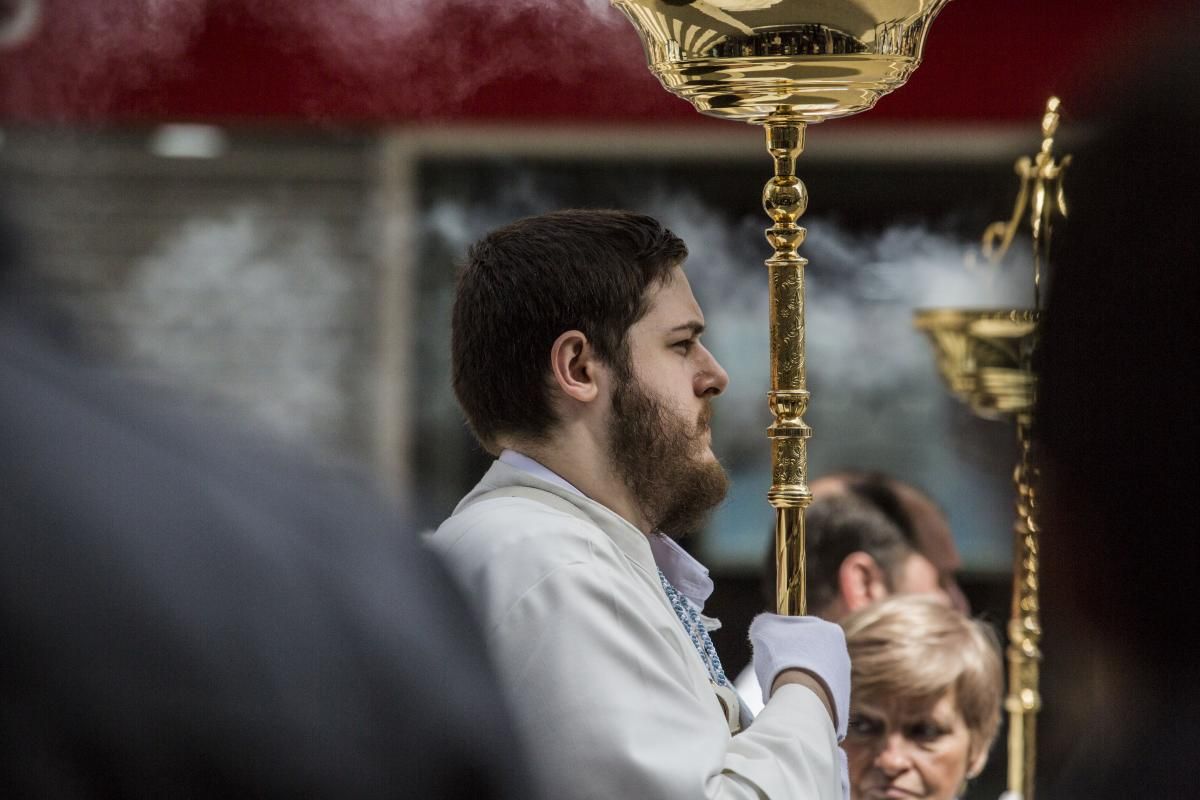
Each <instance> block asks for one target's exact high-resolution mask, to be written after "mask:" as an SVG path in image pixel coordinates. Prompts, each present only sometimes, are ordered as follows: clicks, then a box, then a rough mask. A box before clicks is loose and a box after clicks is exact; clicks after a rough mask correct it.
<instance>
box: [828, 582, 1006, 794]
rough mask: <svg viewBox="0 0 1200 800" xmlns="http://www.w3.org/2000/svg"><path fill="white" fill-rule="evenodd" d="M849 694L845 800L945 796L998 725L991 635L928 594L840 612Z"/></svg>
mask: <svg viewBox="0 0 1200 800" xmlns="http://www.w3.org/2000/svg"><path fill="white" fill-rule="evenodd" d="M842 626H843V627H844V628H845V630H846V644H847V645H848V647H849V649H850V663H851V693H850V719H849V732H848V734H847V736H846V740H845V742H843V744H842V746H843V747H844V748H845V750H846V756H847V760H848V761H849V765H850V787H851V789H850V796H851V798H852V800H883V799H884V798H888V800H896V798H901V799H902V800H918V798H920V799H922V800H952V799H953V798H955V797H958V796H959V795H960V794H961V793H962V792H963V791H964V790H965V788H966V782H967V780H968V779H970V778H974V777H975V776H976V775H978V774H979V772H980V771H981V770H982V769H983V766H984V764H985V763H986V762H987V757H988V750H989V749H990V748H991V745H992V741H993V740H994V739H995V738H996V730H997V728H998V727H999V724H1000V698H1001V693H1002V691H1003V689H1002V683H1003V670H1002V668H1001V665H1000V648H999V645H998V643H997V641H996V636H995V634H994V633H993V632H992V630H991V629H990V628H988V627H987V626H986V625H984V624H983V623H981V622H978V621H976V620H972V619H969V618H968V617H965V616H963V615H962V614H961V613H959V612H958V611H955V610H953V609H951V608H948V607H947V606H946V605H944V604H943V603H940V602H938V600H936V599H931V598H929V597H920V596H914V595H908V596H896V597H892V598H889V599H887V600H884V601H882V602H880V603H877V604H875V605H873V606H870V607H868V608H866V609H864V610H862V611H859V612H858V613H856V614H853V615H851V616H850V617H847V618H846V619H845V620H844V621H843V622H842Z"/></svg>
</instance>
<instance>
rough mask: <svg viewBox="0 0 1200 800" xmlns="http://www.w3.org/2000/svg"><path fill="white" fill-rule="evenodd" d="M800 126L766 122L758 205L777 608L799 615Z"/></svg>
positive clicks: (804, 450)
mask: <svg viewBox="0 0 1200 800" xmlns="http://www.w3.org/2000/svg"><path fill="white" fill-rule="evenodd" d="M804 130H805V126H804V123H803V122H802V121H800V120H797V119H795V118H794V117H788V116H778V117H772V118H770V119H768V120H767V122H766V134H767V151H768V152H769V153H770V154H771V157H772V158H773V159H774V160H775V177H773V178H771V180H769V181H767V185H766V187H765V188H764V189H763V208H764V209H765V210H766V212H767V215H768V216H770V217H771V220H772V221H773V222H774V223H775V224H774V225H772V226H771V227H770V228H768V229H767V241H768V242H770V244H771V247H772V248H773V249H774V250H775V253H774V254H773V255H772V256H771V257H770V258H768V259H767V261H766V265H767V272H768V276H769V280H770V308H771V319H770V325H771V391H770V392H768V393H767V397H768V402H769V404H770V408H771V414H772V415H773V416H774V418H775V419H774V421H773V422H772V423H771V426H770V427H769V428H768V429H767V435H768V436H769V437H770V438H771V476H772V478H771V489H770V491H768V492H767V499H768V500H769V501H770V503H771V505H772V506H774V507H775V568H776V572H775V574H776V584H775V590H776V594H775V597H776V599H775V605H776V611H777V612H778V613H780V614H804V613H805V612H806V611H807V606H808V602H807V598H806V597H805V588H804V587H805V574H804V573H805V564H804V509H805V508H807V507H808V504H809V503H811V502H812V493H811V492H810V491H809V489H808V438H809V436H811V435H812V429H811V428H809V427H808V425H807V424H806V423H805V422H804V412H805V411H806V410H807V409H808V388H807V383H806V376H805V370H804V366H805V364H804V267H805V265H807V264H808V259H806V258H804V257H803V256H801V255H800V254H799V253H798V252H797V248H799V247H800V244H801V243H802V242H803V241H804V236H805V234H806V233H807V231H806V230H805V229H804V228H802V227H800V226H799V225H797V224H796V220H798V219H799V218H800V217H801V216H802V215H803V214H804V211H805V209H807V208H808V190H807V189H805V187H804V184H803V183H802V182H801V181H800V179H799V178H797V177H796V158H797V157H798V156H799V155H800V152H801V151H802V150H803V149H804Z"/></svg>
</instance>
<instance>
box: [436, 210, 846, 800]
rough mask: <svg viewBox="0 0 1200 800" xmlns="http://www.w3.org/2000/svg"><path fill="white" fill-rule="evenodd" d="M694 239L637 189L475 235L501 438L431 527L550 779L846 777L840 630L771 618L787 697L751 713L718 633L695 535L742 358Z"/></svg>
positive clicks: (480, 310) (684, 792)
mask: <svg viewBox="0 0 1200 800" xmlns="http://www.w3.org/2000/svg"><path fill="white" fill-rule="evenodd" d="M686 255H687V250H686V248H685V246H684V244H683V242H682V241H680V240H679V239H678V238H676V237H675V236H674V235H673V234H671V233H670V232H669V231H667V230H666V229H664V228H663V227H662V226H661V225H660V224H659V223H658V222H657V221H655V220H653V219H651V218H649V217H645V216H641V215H637V214H630V213H624V212H616V211H565V212H558V213H554V214H546V215H543V216H540V217H533V218H529V219H525V220H521V221H519V222H516V223H513V224H512V225H509V226H507V227H505V228H501V229H499V230H497V231H493V232H492V233H491V234H489V235H488V236H487V237H485V238H484V239H483V240H482V241H481V242H479V243H478V244H476V245H475V246H474V247H473V248H472V250H471V253H470V255H469V256H468V261H467V264H466V266H465V268H464V270H463V272H462V274H461V276H460V279H459V284H458V290H457V296H456V298H455V305H454V313H453V342H452V350H453V359H454V363H453V379H454V389H455V393H456V395H457V397H458V399H459V402H460V403H461V405H462V407H463V410H464V411H465V412H466V415H467V419H468V421H469V422H470V424H471V427H472V429H473V430H474V432H475V434H476V436H477V437H478V439H479V441H480V442H481V444H482V445H483V446H484V447H485V448H486V449H487V450H488V451H489V452H491V453H492V454H493V455H496V456H498V459H497V461H496V462H495V463H494V464H493V465H492V467H491V469H490V470H489V471H488V473H487V474H486V475H485V476H484V478H483V480H482V481H480V483H479V485H478V486H477V487H476V488H475V489H474V490H472V491H471V492H470V493H469V494H468V495H467V496H466V498H464V499H463V501H462V502H461V503H460V504H459V506H458V508H457V509H455V512H454V514H453V516H451V517H450V518H449V519H448V520H447V521H446V522H445V523H443V525H442V526H441V528H439V529H438V531H437V533H436V534H435V535H434V537H433V539H432V542H433V544H434V546H435V547H436V548H437V549H438V550H439V551H441V552H442V553H444V554H445V555H446V556H447V558H448V560H449V562H450V563H451V565H452V567H453V568H454V569H455V570H456V571H457V573H458V576H459V578H460V579H461V581H462V583H463V585H464V586H465V587H468V588H469V590H470V591H471V592H473V593H474V596H475V599H476V601H477V605H478V607H479V610H480V613H481V615H482V617H483V621H484V625H485V628H486V630H487V631H488V634H489V641H490V643H491V644H492V646H493V648H494V652H495V654H496V657H497V660H498V663H499V667H500V671H501V675H502V680H503V682H504V684H505V688H506V689H507V691H508V695H509V698H510V699H511V701H512V704H513V708H514V709H515V711H516V714H517V717H518V722H519V724H520V726H521V729H522V732H523V734H524V736H525V739H526V742H527V743H528V745H529V747H530V751H531V754H532V756H533V761H534V763H535V765H536V769H537V771H538V774H539V777H540V778H541V780H542V785H543V787H544V788H545V790H546V793H547V795H548V796H551V797H556V798H574V797H580V798H597V800H599V799H600V798H603V799H604V800H611V798H618V797H630V798H633V797H636V798H639V800H660V799H662V800H665V799H666V798H685V797H686V798H704V797H708V798H718V797H719V798H747V800H749V798H754V799H755V800H762V798H772V799H777V800H782V799H783V798H787V799H788V800H806V799H807V798H835V797H841V791H840V787H839V780H838V778H839V762H840V760H841V757H840V750H839V749H838V747H837V740H836V738H835V731H838V732H840V733H842V734H843V735H844V725H845V717H846V709H847V705H846V704H847V702H848V689H849V687H848V683H847V682H848V668H849V663H848V659H847V657H846V649H845V640H844V637H843V635H842V633H841V630H840V629H839V628H838V627H837V626H835V625H832V624H830V623H826V622H822V621H820V620H816V619H814V618H811V617H791V618H787V617H777V616H775V615H762V616H761V617H760V618H759V619H757V620H756V621H755V623H754V625H753V626H751V638H752V640H753V642H754V644H755V663H756V665H757V667H758V669H759V673H760V675H762V676H764V685H765V686H766V687H767V689H768V693H769V694H770V700H769V702H767V704H766V708H765V709H764V711H763V713H762V714H761V715H760V716H759V717H758V718H757V719H755V720H754V721H753V722H751V721H750V718H749V715H748V714H744V713H742V709H741V707H740V704H739V703H738V700H737V695H736V693H735V692H734V691H733V689H732V687H731V686H730V682H729V681H728V680H727V679H726V677H725V675H724V673H723V671H722V669H721V664H720V660H719V659H718V657H717V654H716V651H715V649H714V648H713V646H712V642H711V640H710V639H709V637H708V627H707V626H708V625H711V624H712V622H713V621H712V620H709V619H707V618H706V617H704V616H703V606H704V602H705V600H706V599H707V597H708V595H709V593H710V592H711V591H712V581H711V580H710V579H709V577H708V571H707V570H706V569H704V567H703V566H701V565H700V564H699V563H698V562H696V561H695V560H694V559H692V558H691V556H690V555H688V554H687V553H686V552H685V551H684V550H683V549H682V548H681V547H680V546H679V545H678V544H677V543H676V542H675V541H674V540H673V538H672V537H678V536H682V535H684V534H687V533H690V532H692V531H694V530H696V529H697V528H698V527H699V526H700V525H701V523H702V520H703V518H704V516H705V514H706V513H707V512H708V511H709V509H711V508H712V507H713V506H714V505H715V504H716V503H717V502H719V501H720V500H721V499H722V497H723V496H724V493H725V487H726V481H727V479H726V476H725V473H724V471H723V469H722V468H721V466H720V464H719V463H718V462H717V460H716V458H715V457H714V455H713V453H712V449H711V446H710V444H711V436H710V432H709V427H708V425H709V421H710V419H711V401H712V398H714V397H715V396H716V395H718V394H720V393H721V391H722V390H723V389H724V388H725V385H726V382H727V380H728V377H727V376H726V374H725V371H724V370H723V369H722V368H721V366H720V365H719V364H718V363H717V362H716V360H715V359H714V358H713V356H712V354H711V353H709V351H708V350H707V349H706V348H705V346H704V345H703V344H702V343H701V334H702V333H703V331H704V317H703V314H702V313H701V311H700V308H699V306H698V304H697V303H696V300H695V298H694V297H693V296H692V291H691V288H690V286H689V285H688V281H687V278H686V276H685V275H684V273H683V270H682V264H683V261H684V258H685V257H686ZM735 731H740V732H739V733H738V735H737V736H733V735H732V734H733V733H734V732H735Z"/></svg>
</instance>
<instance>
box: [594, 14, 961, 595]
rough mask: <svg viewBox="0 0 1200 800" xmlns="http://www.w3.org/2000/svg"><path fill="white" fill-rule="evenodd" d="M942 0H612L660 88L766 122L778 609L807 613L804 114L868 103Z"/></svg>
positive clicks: (909, 56) (903, 69) (891, 82)
mask: <svg viewBox="0 0 1200 800" xmlns="http://www.w3.org/2000/svg"><path fill="white" fill-rule="evenodd" d="M947 2H948V0H854V1H853V2H828V3H826V2H821V3H813V2H802V0H755V2H745V1H744V0H612V3H613V5H615V6H616V7H618V8H619V9H621V11H623V12H624V13H625V15H626V16H627V17H628V18H629V21H630V22H632V23H633V26H634V28H635V29H636V30H637V32H638V35H639V36H640V37H641V40H642V45H643V47H644V48H645V51H646V60H647V63H648V64H649V66H650V70H651V71H652V72H653V73H654V74H655V75H657V76H658V78H659V80H660V81H662V84H663V87H664V88H666V89H667V90H668V91H670V92H672V93H674V94H676V95H678V96H680V97H682V98H684V99H686V100H688V101H689V102H691V103H692V105H694V106H695V107H696V109H697V110H698V111H700V112H702V113H704V114H710V115H712V116H714V117H720V118H722V119H735V120H742V121H744V122H751V123H754V124H756V125H759V124H761V125H764V126H765V127H766V132H767V149H768V150H769V151H770V153H771V156H772V157H773V158H774V159H775V177H774V178H772V179H771V180H770V182H768V183H767V187H766V189H765V190H764V192H763V207H764V208H765V209H766V211H767V214H769V215H770V217H771V219H772V221H773V222H774V223H775V224H774V225H773V226H772V227H771V228H769V229H768V230H767V240H768V241H769V242H770V243H771V246H772V247H773V248H774V249H775V254H774V255H773V256H771V258H769V259H768V260H767V270H768V272H769V274H770V287H771V288H770V292H771V321H770V324H771V390H770V392H769V393H768V397H769V401H770V406H771V413H772V414H773V415H774V418H775V419H774V422H773V423H772V424H771V426H770V428H769V429H768V436H770V438H771V468H772V483H771V489H770V491H769V492H767V499H768V500H769V501H770V503H771V505H772V506H774V507H775V510H776V521H775V541H776V559H777V564H776V565H777V567H778V572H777V574H778V576H779V577H778V579H777V585H776V588H777V593H778V599H777V608H778V610H779V612H780V613H781V614H803V613H804V612H805V610H806V609H805V606H806V602H805V597H804V509H805V508H807V507H808V504H809V503H810V502H811V501H812V494H811V493H810V492H809V489H808V449H807V446H808V445H807V440H808V437H809V436H810V435H811V433H812V431H811V430H810V429H809V427H808V425H806V424H805V423H804V419H803V416H804V412H805V410H806V409H807V407H808V390H807V388H806V387H805V377H804V265H805V264H806V263H807V261H806V260H805V259H804V258H801V257H800V255H799V254H798V253H797V252H796V248H797V247H799V246H800V243H801V242H803V241H804V234H805V230H804V228H801V227H800V226H799V225H797V224H796V220H797V219H799V217H800V216H801V215H802V214H803V213H804V210H805V207H806V206H807V205H808V196H807V194H806V190H805V188H804V184H803V183H801V182H800V180H799V179H798V178H797V177H796V157H797V156H798V155H799V154H800V151H801V150H802V149H803V147H804V126H805V125H806V124H807V123H812V122H821V121H823V120H827V119H836V118H838V117H845V116H849V115H851V114H857V113H859V112H860V111H866V110H867V109H869V108H870V107H871V106H873V105H875V101H876V100H878V99H879V98H880V97H882V96H883V95H885V94H887V93H888V92H890V91H892V90H893V89H896V88H897V87H899V86H900V85H902V84H903V83H904V82H905V81H906V80H908V76H909V75H911V74H912V72H913V70H915V69H916V68H917V65H919V64H920V63H921V51H922V48H923V47H924V44H925V37H926V34H927V33H928V32H929V26H930V24H931V23H932V22H933V18H934V17H935V16H937V13H938V11H939V10H941V8H942V7H943V6H944V5H945V4H946V3H947Z"/></svg>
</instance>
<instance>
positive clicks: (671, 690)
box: [488, 554, 840, 800]
mask: <svg viewBox="0 0 1200 800" xmlns="http://www.w3.org/2000/svg"><path fill="white" fill-rule="evenodd" d="M593 555H594V554H593ZM509 588H510V589H511V587H509ZM646 591H647V590H646V587H645V585H643V584H640V583H639V582H638V581H636V580H632V579H631V577H630V576H629V575H628V574H625V573H623V572H622V571H620V570H618V569H614V568H613V567H612V566H611V565H610V564H607V563H605V561H604V560H603V559H598V558H590V557H581V558H575V559H571V560H570V561H568V562H567V563H562V564H560V565H558V566H556V567H555V568H554V569H552V570H551V571H549V572H547V573H545V574H543V575H540V576H539V577H538V579H537V580H536V582H534V583H531V584H530V585H527V586H526V587H524V589H523V590H522V591H521V592H520V594H519V596H517V597H515V598H513V596H512V595H509V597H510V598H512V600H513V601H512V602H511V603H510V604H507V605H505V607H504V609H503V610H502V611H501V612H500V613H492V614H490V615H489V620H488V621H489V623H490V629H489V630H488V634H489V639H490V641H491V643H492V645H493V647H494V648H495V652H496V653H497V655H498V662H499V664H500V668H501V672H502V674H503V678H504V683H505V684H506V685H508V686H509V687H511V690H512V691H511V696H510V699H511V702H512V703H513V705H514V708H513V710H514V712H515V714H516V716H517V718H518V720H519V722H520V724H521V725H522V727H523V729H524V731H525V732H526V736H527V745H528V747H529V750H530V752H529V756H530V758H531V760H532V761H533V763H534V764H535V769H536V770H537V771H538V772H540V773H541V775H542V778H543V782H544V784H545V789H546V791H547V793H548V796H549V797H554V798H588V799H594V800H613V799H614V798H639V800H657V799H658V798H662V800H666V799H667V798H689V799H690V798H714V800H715V799H716V798H729V799H730V800H732V799H733V798H747V800H749V799H750V798H754V799H755V800H761V799H762V798H768V799H771V800H776V799H777V800H783V799H784V798H786V799H787V800H808V799H809V798H812V799H813V800H816V799H817V798H820V799H821V800H834V799H835V798H840V787H839V782H838V772H837V763H838V762H837V743H836V741H835V738H834V731H833V726H832V725H831V724H830V721H829V717H828V715H827V713H826V712H825V709H824V706H823V705H822V703H821V702H820V700H819V699H818V698H817V696H816V695H815V694H813V693H812V692H811V691H809V690H808V689H806V688H804V687H801V686H792V685H789V686H785V687H783V688H782V689H780V690H779V691H778V692H776V694H775V696H774V697H772V699H771V702H770V703H768V704H767V706H766V708H765V709H764V710H763V712H762V713H761V714H760V715H759V717H758V718H757V719H756V720H755V721H754V723H753V724H752V725H751V726H750V727H749V728H748V729H747V730H745V731H744V732H742V733H741V734H739V735H737V736H735V737H731V736H730V734H729V731H728V727H727V725H726V721H725V717H724V715H723V713H722V711H721V709H720V707H719V704H718V702H717V699H716V697H715V695H714V694H713V693H712V691H711V688H710V687H708V686H706V685H703V684H701V685H697V683H696V678H695V674H696V671H694V670H690V669H689V668H688V665H687V664H686V663H685V662H684V661H683V659H686V658H696V654H695V653H694V652H689V651H688V650H683V649H681V647H680V644H679V643H680V642H681V641H682V642H683V643H684V645H686V646H687V647H689V648H690V643H688V642H687V640H686V639H685V638H683V637H682V636H681V635H679V632H678V631H675V630H672V629H671V628H669V627H668V626H678V625H679V623H678V620H677V619H675V618H674V617H673V615H672V614H671V613H670V611H669V609H666V608H665V607H663V608H658V609H655V607H654V606H652V605H651V604H649V603H647V602H646V597H647V595H646ZM497 599H498V598H497ZM650 599H651V600H655V598H653V597H651V598H650ZM660 605H661V604H660ZM492 610H493V612H496V611H498V609H496V608H495V607H494V606H493V607H492ZM656 611H658V612H662V613H655V612H656Z"/></svg>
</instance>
